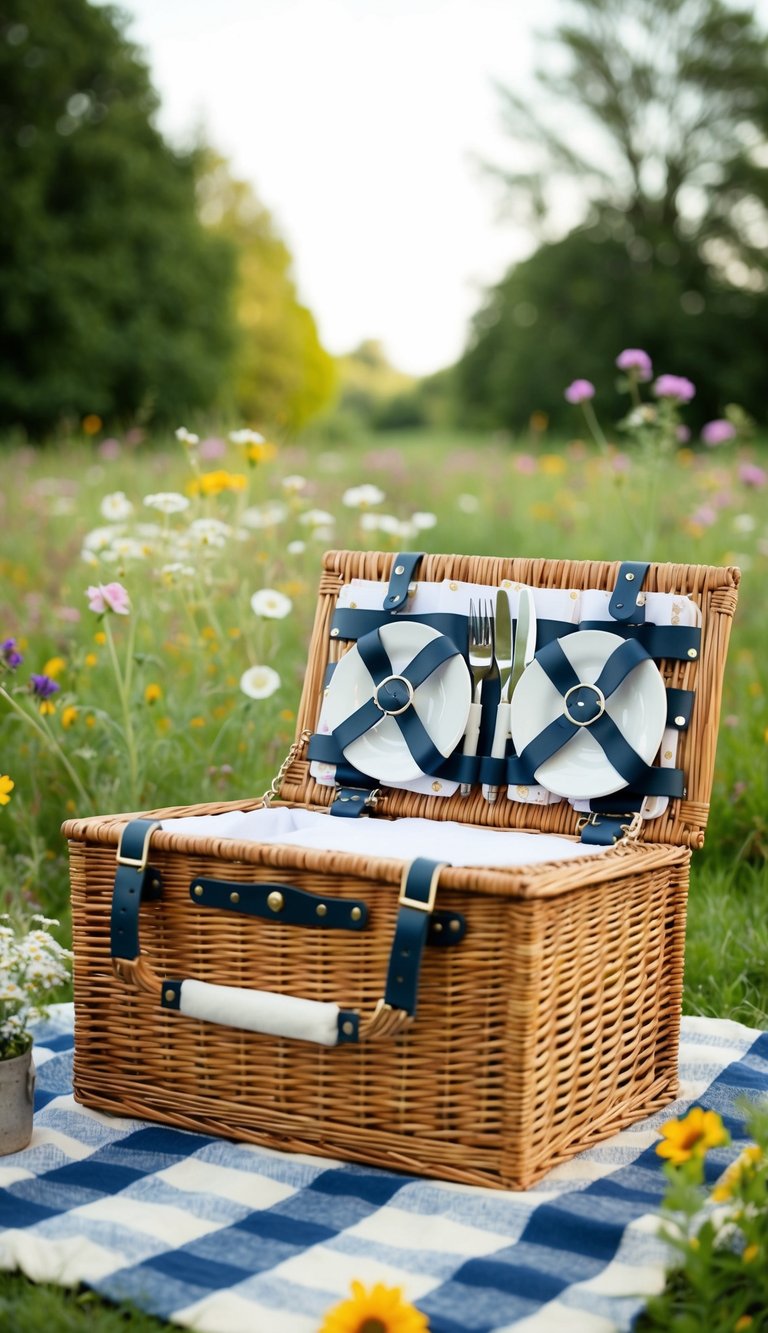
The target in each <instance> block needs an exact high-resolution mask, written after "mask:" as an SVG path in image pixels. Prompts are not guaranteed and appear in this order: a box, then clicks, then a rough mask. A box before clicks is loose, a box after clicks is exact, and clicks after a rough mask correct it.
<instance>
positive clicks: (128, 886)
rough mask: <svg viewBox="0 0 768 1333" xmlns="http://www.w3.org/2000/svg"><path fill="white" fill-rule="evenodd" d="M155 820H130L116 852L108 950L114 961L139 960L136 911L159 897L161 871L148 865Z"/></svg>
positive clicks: (137, 916) (139, 950)
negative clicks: (143, 904) (122, 959)
mask: <svg viewBox="0 0 768 1333" xmlns="http://www.w3.org/2000/svg"><path fill="white" fill-rule="evenodd" d="M159 827H160V825H159V824H158V823H157V822H156V821H155V820H150V819H133V820H131V823H130V824H126V826H125V828H124V829H123V832H122V835H121V838H120V846H119V848H118V852H117V873H116V874H115V888H114V892H113V894H112V914H111V922H110V947H111V952H112V957H113V958H125V959H129V960H133V959H134V958H138V956H139V954H140V952H141V948H140V945H139V908H140V906H141V904H142V902H147V901H151V900H152V899H157V898H159V897H160V896H161V894H162V890H163V885H162V879H161V877H160V872H159V871H158V870H156V869H155V868H154V867H153V866H151V865H150V864H149V861H148V856H149V840H150V837H151V834H152V831H153V829H156V828H159Z"/></svg>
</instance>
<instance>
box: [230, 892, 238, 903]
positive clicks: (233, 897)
mask: <svg viewBox="0 0 768 1333" xmlns="http://www.w3.org/2000/svg"><path fill="white" fill-rule="evenodd" d="M229 901H230V902H231V903H239V902H240V894H239V893H230V895H229Z"/></svg>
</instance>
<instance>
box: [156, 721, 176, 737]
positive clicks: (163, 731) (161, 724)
mask: <svg viewBox="0 0 768 1333" xmlns="http://www.w3.org/2000/svg"><path fill="white" fill-rule="evenodd" d="M172 726H173V723H172V722H171V719H170V718H169V717H159V718H158V719H157V721H156V723H155V727H156V728H157V730H158V732H159V733H160V735H161V736H167V734H168V732H169V731H170V730H171V727H172Z"/></svg>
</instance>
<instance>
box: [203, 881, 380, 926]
mask: <svg viewBox="0 0 768 1333" xmlns="http://www.w3.org/2000/svg"><path fill="white" fill-rule="evenodd" d="M189 896H190V898H191V899H192V902H193V903H194V904H195V906H196V907H214V908H217V909H218V910H219V911H226V912H240V913H241V914H243V915H244V916H258V917H261V918H262V919H263V920H265V921H274V922H276V923H277V924H278V925H282V926H308V927H310V928H315V929H317V930H364V929H365V926H366V925H367V923H368V907H367V905H366V903H364V902H363V901H362V899H353V898H329V897H326V896H323V897H319V896H318V895H317V894H316V893H307V891H306V890H305V889H297V888H296V887H295V885H293V884H283V883H274V884H261V883H259V884H243V883H241V882H239V881H237V880H222V879H208V878H207V877H205V876H202V875H197V876H196V877H195V878H194V879H193V880H192V883H191V884H190V886H189Z"/></svg>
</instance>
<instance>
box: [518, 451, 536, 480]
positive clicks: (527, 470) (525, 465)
mask: <svg viewBox="0 0 768 1333" xmlns="http://www.w3.org/2000/svg"><path fill="white" fill-rule="evenodd" d="M515 468H516V469H517V471H518V472H522V473H523V476H532V475H533V473H534V472H535V471H536V459H535V458H534V457H533V455H532V454H518V455H517V456H516V458H515Z"/></svg>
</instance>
